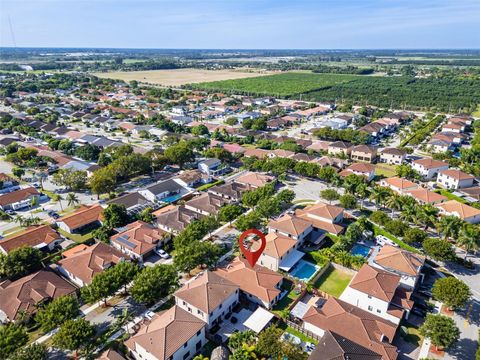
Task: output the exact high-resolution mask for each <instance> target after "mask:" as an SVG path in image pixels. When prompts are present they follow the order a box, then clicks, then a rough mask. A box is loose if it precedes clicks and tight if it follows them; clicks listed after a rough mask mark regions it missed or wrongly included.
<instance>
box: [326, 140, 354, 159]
mask: <svg viewBox="0 0 480 360" xmlns="http://www.w3.org/2000/svg"><path fill="white" fill-rule="evenodd" d="M351 151H352V145H351V144H350V143H347V142H345V141H334V142H332V143H330V144H329V145H328V154H330V155H340V154H343V155H345V156H348V155H350V152H351Z"/></svg>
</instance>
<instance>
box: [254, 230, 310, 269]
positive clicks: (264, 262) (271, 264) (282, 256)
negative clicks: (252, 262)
mask: <svg viewBox="0 0 480 360" xmlns="http://www.w3.org/2000/svg"><path fill="white" fill-rule="evenodd" d="M265 239H266V246H265V250H263V252H262V254H261V256H260V259H259V263H260V265H261V266H264V267H266V268H268V269H270V270H273V271H278V270H279V269H281V270H283V271H290V269H292V268H293V267H294V265H295V264H296V263H297V262H298V261H299V260H300V259H301V258H302V257H303V256H304V255H305V253H303V252H301V251H298V250H297V248H298V246H299V244H300V243H299V242H298V241H296V240H294V239H292V238H289V237H287V236H284V235H281V234H278V233H274V232H270V233H268V234H267V235H266V236H265Z"/></svg>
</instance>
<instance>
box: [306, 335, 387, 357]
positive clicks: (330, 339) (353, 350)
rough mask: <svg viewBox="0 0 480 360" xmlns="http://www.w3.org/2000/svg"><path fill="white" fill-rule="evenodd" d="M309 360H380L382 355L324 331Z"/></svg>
mask: <svg viewBox="0 0 480 360" xmlns="http://www.w3.org/2000/svg"><path fill="white" fill-rule="evenodd" d="M308 359H309V360H352V359H358V360H382V355H380V354H378V353H376V352H374V351H372V350H370V349H367V348H366V347H364V346H362V345H360V344H357V343H356V342H354V341H351V340H349V339H347V338H346V337H343V336H341V335H338V334H337V333H334V332H331V331H328V330H327V331H325V334H324V335H323V337H322V338H321V339H320V341H319V343H318V344H317V346H316V347H315V350H313V352H312V353H311V354H310V356H309V357H308Z"/></svg>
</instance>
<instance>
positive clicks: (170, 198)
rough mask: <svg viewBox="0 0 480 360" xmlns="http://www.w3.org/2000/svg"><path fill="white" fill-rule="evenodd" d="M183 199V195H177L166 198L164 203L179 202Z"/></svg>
mask: <svg viewBox="0 0 480 360" xmlns="http://www.w3.org/2000/svg"><path fill="white" fill-rule="evenodd" d="M181 198H182V195H181V194H175V195H172V196H168V197H166V198H163V199H162V201H163V202H166V203H172V202H174V201H177V200H179V199H181Z"/></svg>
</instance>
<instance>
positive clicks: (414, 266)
mask: <svg viewBox="0 0 480 360" xmlns="http://www.w3.org/2000/svg"><path fill="white" fill-rule="evenodd" d="M369 264H370V265H371V266H373V267H377V268H379V269H382V270H385V271H389V272H391V273H394V274H397V275H399V276H400V283H401V285H402V286H404V287H406V288H408V289H409V290H411V291H413V289H415V287H416V286H417V284H418V283H421V282H422V281H423V277H424V275H423V273H422V272H421V270H422V268H423V265H424V264H425V257H423V256H421V255H418V254H413V253H411V252H409V251H407V250H403V249H400V248H398V247H396V246H391V245H383V246H382V247H381V248H380V249H379V250H378V251H376V252H374V253H373V254H372V256H371V257H370V259H369Z"/></svg>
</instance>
